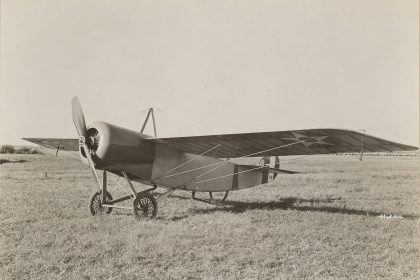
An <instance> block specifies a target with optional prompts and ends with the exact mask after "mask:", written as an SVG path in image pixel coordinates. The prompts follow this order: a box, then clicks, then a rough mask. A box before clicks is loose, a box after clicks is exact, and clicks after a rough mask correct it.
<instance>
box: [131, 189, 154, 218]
mask: <svg viewBox="0 0 420 280" xmlns="http://www.w3.org/2000/svg"><path fill="white" fill-rule="evenodd" d="M157 209H158V208H157V202H156V199H155V198H154V197H153V195H151V194H149V193H145V194H141V195H139V196H137V197H136V199H134V201H133V214H134V217H135V218H136V219H137V220H144V219H153V218H155V217H156V214H157Z"/></svg>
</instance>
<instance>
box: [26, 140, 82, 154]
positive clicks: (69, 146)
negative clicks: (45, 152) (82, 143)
mask: <svg viewBox="0 0 420 280" xmlns="http://www.w3.org/2000/svg"><path fill="white" fill-rule="evenodd" d="M23 140H26V141H29V142H31V143H34V144H37V145H40V146H42V147H45V148H50V149H57V148H59V150H60V151H62V150H64V151H78V150H79V139H69V138H23Z"/></svg>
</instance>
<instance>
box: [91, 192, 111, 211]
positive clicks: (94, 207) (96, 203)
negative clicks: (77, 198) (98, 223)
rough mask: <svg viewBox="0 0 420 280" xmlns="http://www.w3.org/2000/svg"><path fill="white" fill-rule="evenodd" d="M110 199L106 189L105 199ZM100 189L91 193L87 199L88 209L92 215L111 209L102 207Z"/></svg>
mask: <svg viewBox="0 0 420 280" xmlns="http://www.w3.org/2000/svg"><path fill="white" fill-rule="evenodd" d="M110 200H112V196H111V194H110V193H109V192H108V191H107V192H106V201H110ZM102 204H103V202H102V191H97V192H95V193H93V195H92V196H91V197H90V200H89V211H90V213H91V214H92V216H95V215H104V214H109V213H111V211H112V208H110V207H102Z"/></svg>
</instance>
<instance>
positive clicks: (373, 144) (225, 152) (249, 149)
mask: <svg viewBox="0 0 420 280" xmlns="http://www.w3.org/2000/svg"><path fill="white" fill-rule="evenodd" d="M150 141H154V142H156V143H161V144H166V145H169V146H170V147H172V148H174V149H176V150H179V151H182V152H186V153H192V154H202V153H205V152H206V151H209V150H210V149H212V150H210V151H209V152H208V153H206V154H205V155H206V156H212V157H218V158H237V157H244V156H256V157H257V156H258V157H261V156H289V155H313V154H335V153H356V152H361V150H362V146H363V151H364V152H394V151H412V150H417V149H418V148H417V147H414V146H408V145H404V144H400V143H396V142H392V141H388V140H384V139H381V138H378V137H374V136H370V135H367V134H363V133H360V132H357V131H352V130H344V129H307V130H291V131H276V132H256V133H241V134H225V135H208V136H191V137H174V138H157V139H150Z"/></svg>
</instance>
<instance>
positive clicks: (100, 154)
mask: <svg viewBox="0 0 420 280" xmlns="http://www.w3.org/2000/svg"><path fill="white" fill-rule="evenodd" d="M147 138H150V136H148V135H145V134H141V133H138V132H135V131H132V130H129V129H126V128H122V127H119V126H116V125H112V124H109V123H106V122H95V123H93V124H92V125H90V126H89V127H88V130H87V134H86V137H85V142H86V146H87V147H88V149H89V152H90V153H91V155H92V160H93V162H94V164H95V168H97V169H107V170H124V171H126V172H128V173H131V174H132V175H133V176H136V177H141V178H142V179H144V180H146V179H147V177H148V173H149V171H150V172H151V168H152V165H153V161H154V156H155V144H154V143H153V142H151V141H148V140H146V139H147ZM86 152H87V151H85V150H84V149H83V148H80V156H81V158H82V161H84V162H87V159H86Z"/></svg>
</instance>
